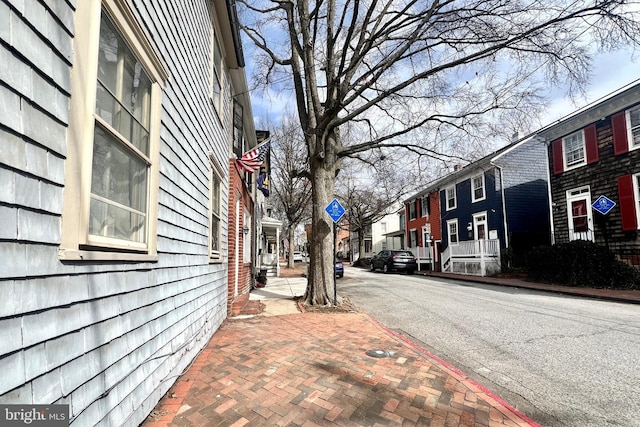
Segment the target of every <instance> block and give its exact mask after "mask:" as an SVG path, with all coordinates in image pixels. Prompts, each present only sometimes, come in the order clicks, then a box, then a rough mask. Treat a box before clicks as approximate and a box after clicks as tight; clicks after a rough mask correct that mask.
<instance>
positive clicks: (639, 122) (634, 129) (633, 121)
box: [629, 107, 640, 147]
mask: <svg viewBox="0 0 640 427" xmlns="http://www.w3.org/2000/svg"><path fill="white" fill-rule="evenodd" d="M629 122H630V125H631V146H632V147H636V146H638V145H640V107H638V108H635V109H633V110H631V111H629Z"/></svg>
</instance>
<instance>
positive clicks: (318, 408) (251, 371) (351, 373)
mask: <svg viewBox="0 0 640 427" xmlns="http://www.w3.org/2000/svg"><path fill="white" fill-rule="evenodd" d="M368 350H381V351H382V352H386V353H388V357H382V358H376V357H370V356H369V355H367V354H366V352H367V351H368ZM244 425H249V426H256V425H258V426H289V425H290V426H302V425H304V426H323V425H341V426H375V425H379V426H388V425H419V426H537V424H536V423H535V422H533V421H531V420H529V419H528V418H527V417H526V416H524V415H522V414H519V413H518V412H517V411H516V410H515V409H513V408H511V407H509V405H507V404H506V403H505V402H503V401H502V400H501V399H500V398H498V397H497V396H495V395H493V394H492V393H491V392H489V391H488V390H486V389H485V388H483V387H482V386H480V385H478V384H477V383H475V382H473V381H471V380H469V379H468V378H467V377H466V376H465V375H464V374H462V373H461V372H459V371H457V370H456V369H454V368H452V367H450V366H448V365H446V364H445V363H443V362H441V361H439V360H438V359H437V358H435V357H432V356H431V355H429V354H428V353H427V352H426V351H424V350H423V349H421V348H420V347H418V346H416V345H415V344H413V343H411V342H410V341H408V340H406V339H404V338H403V337H401V336H399V335H397V334H395V333H394V332H393V331H390V330H387V329H386V328H384V327H383V326H381V325H380V324H379V323H377V322H376V321H375V320H373V319H372V318H370V317H369V316H367V315H365V314H355V313H354V314H316V313H301V314H293V315H285V316H274V317H262V316H258V317H254V318H251V319H244V320H230V321H227V322H225V323H224V324H223V326H222V327H221V328H220V330H219V331H217V332H216V333H215V335H214V337H213V339H212V340H211V341H210V342H209V344H208V345H207V347H206V348H205V349H204V350H203V352H202V353H201V354H200V355H199V356H198V358H197V359H196V361H195V362H194V363H193V365H192V366H191V367H190V369H189V370H188V371H187V372H186V373H185V374H184V375H183V376H182V377H180V378H179V379H178V381H177V382H176V383H175V384H174V386H173V387H172V388H171V390H170V391H169V393H167V396H165V397H164V398H163V399H162V400H161V401H160V403H159V404H158V406H157V407H156V409H155V410H154V412H153V413H152V415H151V416H150V417H149V418H148V419H147V421H145V423H144V424H143V426H144V427H158V426H244Z"/></svg>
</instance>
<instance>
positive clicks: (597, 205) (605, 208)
mask: <svg viewBox="0 0 640 427" xmlns="http://www.w3.org/2000/svg"><path fill="white" fill-rule="evenodd" d="M615 205H616V202H614V201H613V200H611V199H610V198H608V197H607V196H600V197H598V200H596V201H595V202H593V204H592V205H591V207H592V208H593V209H595V210H597V211H598V212H600V213H601V214H602V215H606V214H608V213H609V211H611V209H613V207H614V206H615Z"/></svg>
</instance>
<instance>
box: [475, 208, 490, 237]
mask: <svg viewBox="0 0 640 427" xmlns="http://www.w3.org/2000/svg"><path fill="white" fill-rule="evenodd" d="M486 238H487V213H486V212H480V213H477V214H474V215H473V239H474V240H485V239H486Z"/></svg>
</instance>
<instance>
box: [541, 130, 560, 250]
mask: <svg viewBox="0 0 640 427" xmlns="http://www.w3.org/2000/svg"><path fill="white" fill-rule="evenodd" d="M538 141H539V142H540V143H541V144H544V145H545V150H544V160H545V163H546V165H547V196H548V197H549V229H550V230H551V236H550V237H551V240H550V242H551V244H552V245H555V243H556V231H555V229H554V226H553V224H554V220H553V195H552V194H551V170H550V169H549V168H550V167H551V166H550V165H549V143H547V141H545V140H544V139H543V140H538Z"/></svg>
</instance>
